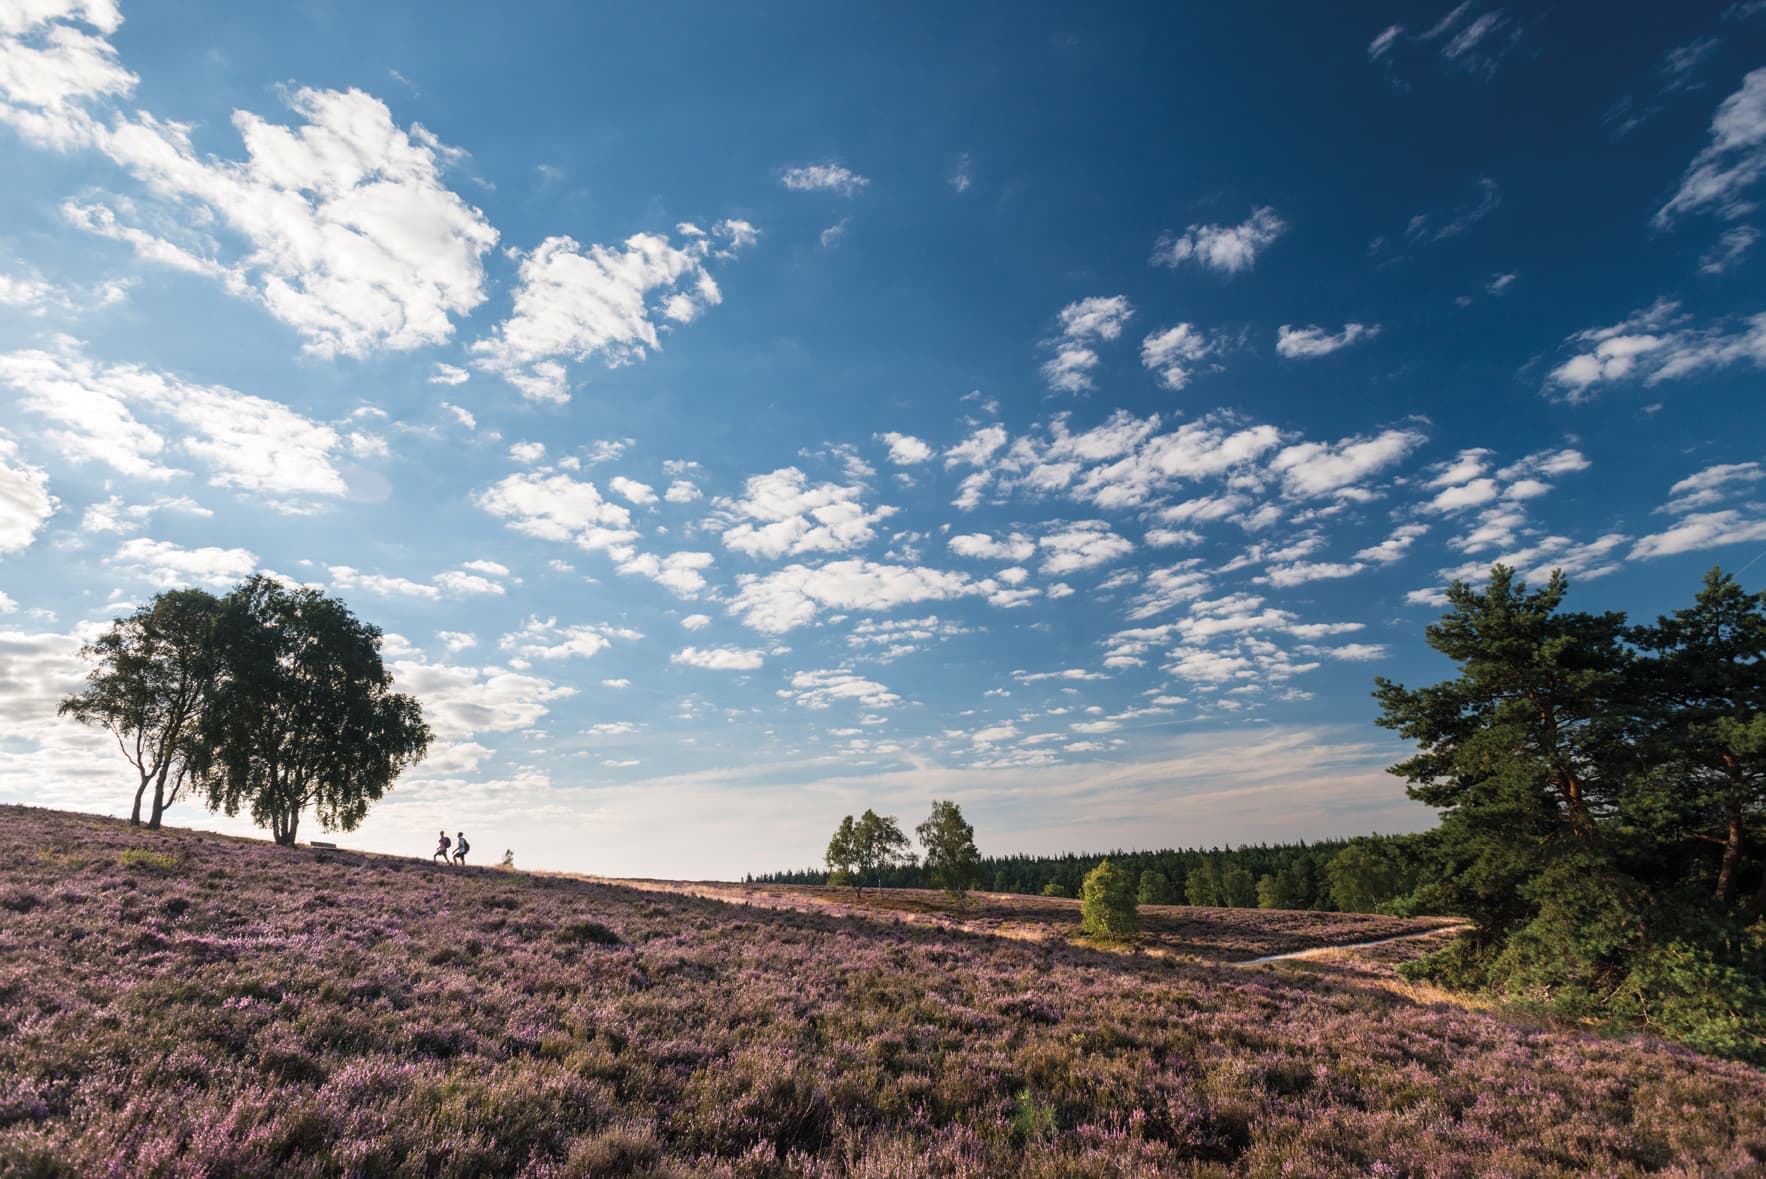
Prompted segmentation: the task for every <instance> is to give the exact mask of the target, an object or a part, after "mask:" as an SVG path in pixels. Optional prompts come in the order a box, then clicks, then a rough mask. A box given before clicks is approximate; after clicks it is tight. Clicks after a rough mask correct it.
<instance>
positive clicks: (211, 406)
mask: <svg viewBox="0 0 1766 1179" xmlns="http://www.w3.org/2000/svg"><path fill="white" fill-rule="evenodd" d="M0 384H5V385H10V386H12V387H13V388H15V389H17V390H19V392H20V393H21V394H22V396H21V399H20V400H21V403H22V405H23V406H24V408H25V409H26V410H27V411H28V412H30V413H32V414H34V415H36V416H37V417H39V418H42V419H44V420H45V421H47V422H48V423H49V424H50V428H49V430H48V436H49V439H50V441H51V442H52V443H53V444H54V445H55V447H56V449H57V450H58V451H59V452H60V453H61V454H63V455H64V456H66V457H68V458H71V459H73V460H74V461H76V462H91V461H97V462H102V463H105V464H107V465H108V466H110V467H112V468H114V469H115V470H117V471H119V472H120V473H122V474H125V475H130V476H133V477H135V478H142V479H154V480H164V479H170V478H172V477H173V476H175V475H178V474H181V473H182V472H180V471H179V470H178V469H177V468H174V467H171V466H169V465H167V464H166V463H165V461H164V458H165V457H166V454H167V452H168V451H169V450H174V449H175V450H176V451H178V452H180V453H181V454H183V455H185V456H187V457H189V458H192V459H195V460H197V461H199V462H201V463H203V464H204V465H205V466H206V467H207V468H208V470H209V480H208V481H209V484H210V486H213V487H225V488H232V489H235V490H239V491H243V492H246V493H248V494H251V495H253V496H256V497H258V498H260V499H262V500H264V501H265V502H266V503H267V504H268V505H269V506H271V507H273V508H276V509H278V510H281V511H287V512H303V511H309V510H312V508H313V507H314V506H315V504H316V503H317V502H318V501H320V500H322V499H334V498H336V497H340V496H342V495H344V494H345V492H347V491H348V483H347V482H346V480H345V479H344V476H343V472H342V471H341V470H340V469H339V466H338V464H339V462H340V460H341V459H342V457H343V455H344V453H345V452H346V451H347V450H348V449H349V440H348V439H347V438H345V437H344V436H343V435H341V434H340V433H339V432H338V430H337V429H335V428H333V427H332V426H329V425H325V424H322V423H319V422H315V421H313V420H312V419H310V418H306V417H303V416H302V415H300V414H298V413H296V412H295V411H294V410H291V409H289V408H288V407H287V406H284V405H282V404H281V403H279V402H275V401H270V400H268V399H266V398H262V397H254V396H251V395H249V394H246V393H240V392H238V391H236V390H233V389H229V388H226V387H225V386H221V385H198V384H194V383H192V382H189V381H185V380H183V379H181V378H178V377H175V376H169V375H167V374H164V373H158V372H154V371H152V370H150V369H146V368H143V367H141V366H139V365H131V364H114V365H107V364H101V363H98V362H96V361H93V360H90V359H88V358H86V356H85V355H83V353H82V352H81V351H80V349H79V346H78V345H77V343H76V342H72V341H63V342H62V345H61V347H60V349H59V350H58V351H54V352H48V351H39V350H28V351H23V352H9V353H3V354H0ZM137 413H140V414H143V415H146V416H147V417H149V418H151V419H153V420H154V421H155V422H156V423H157V425H149V424H147V422H144V421H142V420H141V418H139V417H137V416H136V414H137ZM168 433H171V434H172V438H171V439H168V437H167V434H168Z"/></svg>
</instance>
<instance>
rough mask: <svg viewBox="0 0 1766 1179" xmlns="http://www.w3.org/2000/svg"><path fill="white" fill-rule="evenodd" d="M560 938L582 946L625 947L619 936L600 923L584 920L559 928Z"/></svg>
mask: <svg viewBox="0 0 1766 1179" xmlns="http://www.w3.org/2000/svg"><path fill="white" fill-rule="evenodd" d="M558 936H559V937H560V938H561V939H562V940H564V941H567V942H574V943H576V944H577V945H581V946H618V945H623V944H624V942H623V941H622V940H621V938H620V936H619V934H617V933H615V932H614V931H613V930H611V929H609V928H607V926H605V925H603V924H601V923H600V922H599V921H590V920H589V919H588V918H586V917H585V918H583V919H581V920H579V921H572V922H569V923H568V924H565V925H562V926H560V927H559V928H558Z"/></svg>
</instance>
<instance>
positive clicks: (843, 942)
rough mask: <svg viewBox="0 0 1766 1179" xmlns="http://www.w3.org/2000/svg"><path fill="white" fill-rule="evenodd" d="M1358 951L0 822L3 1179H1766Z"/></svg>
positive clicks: (1717, 1144)
mask: <svg viewBox="0 0 1766 1179" xmlns="http://www.w3.org/2000/svg"><path fill="white" fill-rule="evenodd" d="M132 849H143V850H146V851H151V852H155V853H161V854H160V855H156V856H143V855H136V856H129V857H126V858H127V859H128V860H129V862H127V863H125V862H124V861H125V853H127V852H129V851H130V850H132ZM1265 916H1267V915H1262V914H1254V913H1245V914H1244V915H1243V920H1244V921H1245V922H1246V923H1251V922H1254V921H1255V920H1257V919H1258V918H1260V917H1265ZM1234 952H1235V953H1236V952H1237V950H1236V949H1235V951H1234ZM1385 956H1386V957H1391V956H1396V952H1393V953H1392V954H1388V955H1385ZM1379 958H1380V956H1378V955H1375V956H1373V957H1372V958H1371V960H1370V962H1368V963H1364V964H1363V972H1364V973H1360V974H1358V973H1356V972H1352V971H1340V972H1332V971H1328V970H1322V969H1319V968H1317V965H1316V964H1315V963H1312V962H1310V961H1309V962H1307V963H1305V964H1303V965H1294V966H1290V965H1288V964H1279V965H1274V966H1268V967H1254V968H1245V967H1234V966H1225V965H1208V964H1198V963H1195V962H1191V961H1188V960H1185V959H1180V958H1176V957H1171V956H1165V957H1155V956H1149V955H1145V954H1140V955H1128V954H1121V953H1105V952H1099V951H1093V950H1088V949H1085V948H1083V947H1076V946H1072V945H1068V944H1066V943H1064V942H1062V941H1059V940H1057V939H1053V938H1049V939H1045V940H1041V941H1035V940H1027V939H1015V938H1008V937H999V936H994V935H992V934H988V933H976V932H971V931H966V930H962V929H957V928H952V927H950V926H948V925H941V924H935V923H931V922H924V921H910V920H906V919H905V918H904V917H903V916H898V915H894V914H883V913H862V912H853V913H841V912H829V911H823V910H820V909H816V908H812V907H808V906H805V907H803V908H798V909H783V908H766V907H762V906H760V905H754V906H748V907H744V906H742V905H740V904H733V903H730V902H726V901H718V900H714V899H709V898H705V897H698V896H692V895H686V894H685V893H663V892H657V891H642V890H638V889H633V888H625V887H618V886H614V885H610V884H603V883H595V882H587V881H580V880H575V879H568V878H559V877H547V876H531V875H523V874H518V873H513V872H506V871H501V870H498V869H494V868H469V869H453V868H444V867H442V866H440V865H434V864H431V863H429V862H427V861H422V860H410V861H406V860H399V859H393V858H388V857H373V856H363V855H356V854H351V853H346V852H315V851H312V850H308V849H298V850H290V849H286V848H277V847H274V846H271V845H268V844H259V843H252V842H247V841H239V840H232V839H227V838H223V837H219V836H213V835H207V834H197V833H190V832H181V831H166V832H161V833H158V834H150V833H146V832H138V831H134V830H132V829H130V828H128V827H127V826H125V825H123V824H121V823H116V822H112V821H109V820H103V819H93V818H87V817H82V816H70V815H60V814H53V813H49V812H44V811H36V810H27V809H20V808H11V807H7V808H0V1174H5V1175H9V1176H10V1175H43V1176H54V1175H69V1176H86V1175H118V1176H133V1175H156V1176H231V1175H254V1176H271V1175H275V1176H282V1175H291V1176H302V1175H363V1176H366V1175H424V1176H466V1175H487V1174H523V1175H534V1176H614V1175H657V1176H661V1175H695V1176H699V1175H704V1176H772V1175H782V1176H786V1175H788V1176H835V1175H854V1176H867V1177H876V1179H883V1177H890V1176H904V1177H905V1176H921V1175H928V1176H930V1175H951V1176H975V1177H978V1179H979V1177H984V1176H998V1175H1026V1176H1057V1175H1061V1176H1131V1175H1133V1176H1138V1175H1152V1174H1185V1175H1233V1174H1246V1175H1274V1174H1283V1175H1299V1176H1315V1175H1337V1174H1359V1175H1369V1174H1372V1175H1391V1176H1399V1175H1416V1176H1468V1177H1469V1176H1475V1175H1489V1174H1500V1175H1516V1176H1526V1175H1588V1174H1601V1175H1607V1174H1611V1175H1629V1174H1643V1173H1646V1172H1650V1173H1665V1174H1672V1175H1687V1176H1690V1175H1741V1174H1759V1173H1761V1170H1762V1168H1766V1076H1763V1075H1762V1074H1761V1073H1758V1072H1756V1071H1754V1070H1752V1069H1749V1068H1747V1067H1745V1066H1742V1065H1739V1064H1734V1063H1729V1062H1724V1061H1720V1060H1714V1059H1711V1058H1708V1057H1703V1056H1699V1055H1697V1054H1695V1053H1692V1052H1690V1051H1687V1050H1684V1049H1680V1048H1676V1047H1673V1046H1670V1045H1666V1044H1663V1043H1660V1042H1656V1041H1653V1040H1645V1039H1636V1040H1613V1039H1602V1038H1597V1037H1594V1036H1590V1035H1585V1034H1581V1033H1578V1032H1574V1031H1561V1030H1551V1029H1545V1028H1539V1027H1535V1026H1530V1025H1526V1024H1522V1023H1517V1022H1514V1021H1511V1020H1507V1019H1505V1018H1503V1017H1501V1016H1500V1015H1497V1014H1491V1013H1484V1012H1474V1011H1467V1010H1465V1009H1463V1008H1461V1007H1458V1006H1454V1005H1451V1004H1439V1005H1432V1004H1428V1003H1423V1002H1419V1001H1417V999H1415V998H1413V997H1406V996H1404V995H1402V994H1399V993H1396V992H1395V991H1394V990H1392V989H1388V988H1383V987H1381V986H1378V985H1376V982H1377V980H1376V979H1375V978H1374V975H1376V974H1377V973H1378V972H1379V971H1380V970H1381V969H1383V967H1382V965H1381V962H1380V960H1379Z"/></svg>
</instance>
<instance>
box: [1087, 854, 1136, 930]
mask: <svg viewBox="0 0 1766 1179" xmlns="http://www.w3.org/2000/svg"><path fill="white" fill-rule="evenodd" d="M1079 897H1080V906H1079V923H1080V926H1081V927H1082V928H1083V929H1084V930H1085V932H1087V933H1089V934H1091V935H1092V936H1093V937H1107V938H1122V937H1129V936H1131V935H1132V934H1133V933H1134V932H1135V930H1137V929H1138V928H1140V923H1139V921H1138V920H1137V919H1136V917H1135V912H1134V889H1133V887H1132V886H1131V885H1130V883H1129V878H1128V873H1126V872H1124V871H1122V869H1120V868H1118V867H1117V866H1116V865H1115V864H1112V863H1111V862H1110V861H1109V860H1103V861H1101V862H1099V864H1098V866H1097V867H1096V868H1093V869H1092V870H1091V873H1090V874H1089V875H1087V876H1086V878H1085V884H1084V885H1083V886H1081V888H1080V890H1079Z"/></svg>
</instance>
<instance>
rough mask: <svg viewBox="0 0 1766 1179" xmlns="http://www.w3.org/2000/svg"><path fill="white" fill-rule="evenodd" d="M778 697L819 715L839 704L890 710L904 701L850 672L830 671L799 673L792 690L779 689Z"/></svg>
mask: <svg viewBox="0 0 1766 1179" xmlns="http://www.w3.org/2000/svg"><path fill="white" fill-rule="evenodd" d="M779 697H780V698H781V699H784V700H790V701H792V702H793V703H795V704H796V705H797V706H798V707H799V708H809V709H814V710H816V711H820V710H822V709H827V708H832V707H833V706H834V705H836V704H856V705H859V706H860V707H863V708H888V707H890V706H891V705H893V704H899V703H901V697H900V696H897V695H896V694H895V693H894V692H891V691H890V690H889V689H888V688H886V687H884V686H883V685H882V684H879V683H877V682H876V681H875V680H867V679H865V678H864V677H863V676H858V675H854V674H853V672H852V669H851V668H847V667H841V668H835V669H833V670H827V671H799V672H794V673H793V674H792V676H791V686H790V687H789V688H780V689H779Z"/></svg>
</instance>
